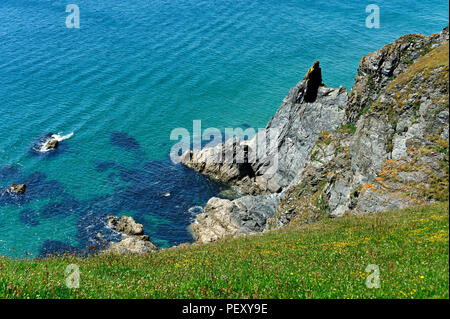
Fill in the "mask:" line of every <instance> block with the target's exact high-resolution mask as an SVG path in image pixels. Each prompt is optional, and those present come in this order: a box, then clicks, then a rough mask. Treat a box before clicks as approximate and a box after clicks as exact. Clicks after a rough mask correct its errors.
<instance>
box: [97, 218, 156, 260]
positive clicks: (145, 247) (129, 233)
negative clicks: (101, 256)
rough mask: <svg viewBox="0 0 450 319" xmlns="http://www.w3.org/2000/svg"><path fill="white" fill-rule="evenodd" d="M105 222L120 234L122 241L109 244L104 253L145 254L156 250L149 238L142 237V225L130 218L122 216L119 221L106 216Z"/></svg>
mask: <svg viewBox="0 0 450 319" xmlns="http://www.w3.org/2000/svg"><path fill="white" fill-rule="evenodd" d="M107 221H108V223H109V225H110V226H111V228H113V229H114V230H116V231H118V232H120V233H122V238H123V239H122V240H121V241H120V242H112V243H110V245H109V247H108V249H106V250H105V251H104V253H112V254H119V255H126V254H145V253H149V252H154V251H157V250H158V247H156V245H155V244H153V243H152V242H151V241H150V237H149V236H147V235H144V227H143V226H142V224H138V223H136V221H135V220H134V219H133V218H132V217H129V216H122V218H121V219H120V220H119V218H117V217H116V216H108V217H107ZM100 235H101V234H100ZM97 236H98V235H97ZM98 237H99V236H98Z"/></svg>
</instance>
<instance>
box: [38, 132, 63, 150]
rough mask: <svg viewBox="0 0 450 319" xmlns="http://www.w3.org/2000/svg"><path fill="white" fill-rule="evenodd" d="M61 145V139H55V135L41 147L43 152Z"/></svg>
mask: <svg viewBox="0 0 450 319" xmlns="http://www.w3.org/2000/svg"><path fill="white" fill-rule="evenodd" d="M58 146H59V141H58V140H57V139H55V138H54V137H53V136H52V137H50V138H49V139H48V140H47V141H46V142H45V143H44V145H42V147H41V152H47V151H50V150H53V149H55V148H57V147H58Z"/></svg>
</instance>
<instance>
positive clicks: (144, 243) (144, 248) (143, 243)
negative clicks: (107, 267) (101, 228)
mask: <svg viewBox="0 0 450 319" xmlns="http://www.w3.org/2000/svg"><path fill="white" fill-rule="evenodd" d="M157 250H158V248H157V247H156V246H155V245H154V244H153V243H152V242H151V241H148V240H143V239H141V238H138V237H136V236H132V237H127V238H125V239H123V240H122V241H120V242H118V243H111V244H110V246H109V248H108V249H107V250H106V252H107V253H111V254H118V255H141V254H145V253H151V252H155V251H157Z"/></svg>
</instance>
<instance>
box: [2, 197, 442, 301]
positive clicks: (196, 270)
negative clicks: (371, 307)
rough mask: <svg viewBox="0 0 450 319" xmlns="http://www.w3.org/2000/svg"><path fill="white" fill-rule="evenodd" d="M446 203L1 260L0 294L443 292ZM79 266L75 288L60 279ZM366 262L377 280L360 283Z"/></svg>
mask: <svg viewBox="0 0 450 319" xmlns="http://www.w3.org/2000/svg"><path fill="white" fill-rule="evenodd" d="M448 226H449V215H448V202H447V203H443V204H434V205H431V206H423V207H415V208H410V209H405V210H400V211H394V212H387V213H380V214H374V215H364V216H347V217H344V218H340V219H324V220H321V221H319V222H317V223H315V224H310V225H303V226H300V225H295V224H294V225H290V226H288V227H286V228H283V229H280V230H275V231H271V232H268V233H265V234H262V235H261V234H259V235H253V236H246V237H240V238H237V239H231V238H230V239H225V240H222V241H220V242H217V243H213V244H209V245H192V246H188V247H186V248H172V249H168V250H164V251H162V252H159V253H154V254H149V255H145V256H138V257H136V256H111V255H99V256H92V257H88V258H78V257H54V258H47V259H37V260H28V261H27V260H23V261H13V260H8V259H7V258H0V297H2V298H449V241H448V240H449V239H448V238H449V237H448V235H449V229H448ZM69 264H77V265H78V266H79V268H80V270H81V282H80V288H79V289H69V288H66V286H65V278H64V270H65V268H66V266H67V265H69ZM369 264H376V265H378V266H379V268H380V279H381V287H380V288H379V289H375V288H374V289H368V288H367V287H366V285H365V281H366V277H367V276H368V274H367V273H366V272H365V269H366V267H367V266H368V265H369Z"/></svg>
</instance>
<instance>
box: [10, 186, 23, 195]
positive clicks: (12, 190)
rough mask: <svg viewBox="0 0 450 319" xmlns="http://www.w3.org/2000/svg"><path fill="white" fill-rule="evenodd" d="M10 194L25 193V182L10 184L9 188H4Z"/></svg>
mask: <svg viewBox="0 0 450 319" xmlns="http://www.w3.org/2000/svg"><path fill="white" fill-rule="evenodd" d="M6 191H7V192H8V193H10V194H21V195H22V194H25V192H26V191H27V186H26V185H25V184H12V185H11V187H10V188H9V189H7V190H6Z"/></svg>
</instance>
